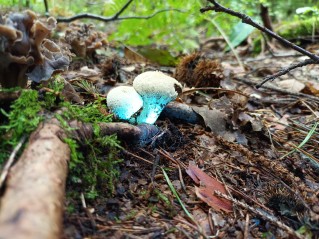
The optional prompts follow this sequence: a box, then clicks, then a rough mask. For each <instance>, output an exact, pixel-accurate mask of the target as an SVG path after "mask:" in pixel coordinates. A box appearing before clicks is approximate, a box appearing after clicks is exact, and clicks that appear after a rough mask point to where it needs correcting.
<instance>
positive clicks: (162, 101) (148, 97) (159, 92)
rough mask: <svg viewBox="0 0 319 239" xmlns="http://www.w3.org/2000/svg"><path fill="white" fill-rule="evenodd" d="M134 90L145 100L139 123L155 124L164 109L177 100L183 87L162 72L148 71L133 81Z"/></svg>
mask: <svg viewBox="0 0 319 239" xmlns="http://www.w3.org/2000/svg"><path fill="white" fill-rule="evenodd" d="M133 87H134V89H135V90H136V91H137V92H138V93H139V94H140V96H141V97H142V99H143V109H142V111H141V113H140V115H139V116H138V117H137V123H138V124H142V123H147V124H153V123H154V122H155V121H156V120H157V118H158V116H159V115H160V113H161V112H162V110H163V108H164V107H165V106H166V105H167V104H168V103H169V102H171V101H172V100H175V99H176V97H177V96H178V93H179V92H180V91H181V89H182V85H181V84H180V83H179V82H178V81H177V80H175V79H174V78H172V77H170V76H168V75H165V74H164V73H162V72H160V71H147V72H144V73H142V74H140V75H138V76H137V77H136V78H135V79H134V81H133Z"/></svg>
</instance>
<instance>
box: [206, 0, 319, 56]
mask: <svg viewBox="0 0 319 239" xmlns="http://www.w3.org/2000/svg"><path fill="white" fill-rule="evenodd" d="M208 1H209V2H210V3H212V4H214V6H207V7H204V8H202V9H201V10H200V11H201V12H202V13H203V12H207V11H209V10H213V11H215V12H225V13H227V14H229V15H232V16H235V17H238V18H240V19H241V20H242V22H243V23H246V24H248V25H251V26H253V27H255V28H257V29H258V30H260V31H262V32H265V33H267V34H269V35H270V36H271V37H273V38H275V39H277V40H278V41H280V42H282V43H283V44H285V45H287V46H289V47H290V48H292V49H294V50H296V51H298V52H300V53H301V54H303V55H306V56H308V57H309V58H310V59H312V60H314V62H318V61H319V56H317V55H315V54H312V53H311V52H309V51H307V50H305V49H303V48H301V47H300V46H297V45H296V44H294V43H292V42H290V41H288V40H286V39H284V38H282V37H281V36H279V35H278V34H276V33H275V32H273V31H271V30H269V29H268V28H266V27H264V26H262V25H260V24H258V23H257V22H255V21H254V20H253V19H251V17H249V16H247V15H245V14H243V13H240V12H236V11H233V10H231V9H229V8H226V7H224V6H222V5H220V4H219V3H218V2H216V1H215V0H208Z"/></svg>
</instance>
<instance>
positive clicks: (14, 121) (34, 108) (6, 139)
mask: <svg viewBox="0 0 319 239" xmlns="http://www.w3.org/2000/svg"><path fill="white" fill-rule="evenodd" d="M41 109H42V105H41V102H39V101H38V92H37V91H34V90H23V91H22V92H21V96H20V97H19V98H18V99H17V100H16V101H15V102H14V103H13V104H12V105H11V110H10V112H5V111H4V110H3V109H1V108H0V111H1V113H2V114H3V115H5V116H6V118H7V119H6V121H5V122H4V124H3V125H1V126H0V152H1V153H0V164H2V163H3V162H4V161H5V160H6V159H7V158H8V156H9V155H10V153H11V151H12V150H13V148H14V147H15V146H16V145H17V144H18V142H19V141H20V139H21V138H22V137H23V136H24V135H26V136H27V135H29V134H30V133H31V132H32V131H34V130H35V129H36V128H37V126H38V124H39V123H40V122H41V121H42V120H43V116H41V115H39V112H40V111H41Z"/></svg>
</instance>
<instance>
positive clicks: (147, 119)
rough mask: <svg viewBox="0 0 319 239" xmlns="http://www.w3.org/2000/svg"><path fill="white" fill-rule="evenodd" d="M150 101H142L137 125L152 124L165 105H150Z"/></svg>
mask: <svg viewBox="0 0 319 239" xmlns="http://www.w3.org/2000/svg"><path fill="white" fill-rule="evenodd" d="M151 100H152V99H144V104H143V109H142V111H141V113H140V114H139V115H138V116H137V119H136V122H137V124H143V123H146V124H154V123H155V121H156V120H157V118H158V116H159V115H160V114H161V112H162V110H163V108H164V107H165V105H166V104H158V103H156V102H154V103H152V102H151Z"/></svg>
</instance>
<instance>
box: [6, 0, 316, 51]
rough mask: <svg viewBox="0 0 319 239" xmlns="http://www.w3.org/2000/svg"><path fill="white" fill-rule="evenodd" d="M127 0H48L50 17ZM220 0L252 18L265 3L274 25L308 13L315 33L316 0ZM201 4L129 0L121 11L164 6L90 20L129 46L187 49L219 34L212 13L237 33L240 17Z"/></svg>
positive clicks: (102, 9)
mask: <svg viewBox="0 0 319 239" xmlns="http://www.w3.org/2000/svg"><path fill="white" fill-rule="evenodd" d="M126 2H127V0H94V1H93V0H89V1H82V0H49V1H48V5H49V14H50V15H52V16H54V17H58V16H73V15H75V14H78V13H92V14H98V15H102V16H112V15H114V14H115V13H117V12H118V11H119V10H120V9H121V8H122V6H123V5H124V4H125V3H126ZM219 2H220V3H222V4H223V5H225V6H228V7H230V8H232V9H234V10H236V11H241V12H243V13H245V14H247V15H249V16H252V17H253V18H254V19H257V20H259V19H260V18H259V14H260V8H259V5H260V4H263V5H264V6H267V7H269V10H270V15H271V17H272V20H273V22H274V23H275V25H276V26H279V25H280V23H281V24H283V25H284V24H285V23H290V22H291V21H294V22H296V21H297V22H298V21H301V20H305V18H307V19H309V18H311V21H310V22H311V23H310V26H305V29H304V30H303V32H304V31H305V30H306V31H307V32H309V33H310V34H311V33H312V34H314V31H313V29H314V27H315V26H314V22H317V15H318V7H319V3H318V1H316V0H303V1H300V0H286V1H275V0H259V1H255V0H249V1H246V0H245V1H244V0H239V1H233V0H221V1H219ZM0 5H1V7H2V9H4V8H7V9H10V10H12V9H15V10H19V9H20V10H22V9H24V8H30V9H32V10H34V11H36V12H37V13H39V14H43V15H44V14H45V7H44V2H43V1H41V0H26V1H22V0H11V1H8V0H0ZM205 5H206V1H204V0H188V1H175V0H158V1H150V0H139V1H133V3H132V4H131V5H130V6H129V7H128V8H127V9H126V10H125V11H124V13H123V14H122V16H149V15H152V14H153V13H155V12H157V11H160V10H163V9H165V10H168V11H165V12H162V13H159V14H157V15H156V16H154V17H153V18H151V19H143V20H140V19H139V20H123V21H118V22H111V23H109V24H107V25H105V24H102V25H101V22H95V24H96V25H99V26H100V29H101V30H103V31H105V32H107V33H108V34H109V40H114V41H116V42H117V43H123V44H126V45H130V46H135V45H136V46H138V45H139V46H140V45H152V44H156V45H165V46H167V47H168V48H169V49H170V50H174V51H178V52H183V53H187V52H191V51H193V50H194V49H197V48H199V47H200V42H201V41H200V39H207V38H209V37H213V36H219V35H220V32H219V31H218V30H217V28H216V26H214V25H212V23H211V19H214V21H215V23H216V24H218V26H220V27H221V28H222V29H223V30H224V31H225V32H226V34H227V35H228V36H230V38H231V39H230V40H231V41H232V40H233V39H232V38H234V37H236V36H234V34H232V33H234V32H238V29H236V28H242V25H238V22H239V20H238V19H236V18H233V17H231V16H228V15H226V14H218V15H216V14H214V13H212V12H210V13H207V14H201V13H200V12H199V9H200V8H201V7H202V6H205ZM169 9H170V10H169ZM297 9H299V11H298V13H299V14H296V10H297ZM90 22H92V20H90ZM288 25H289V24H288ZM288 28H289V26H288ZM291 28H292V27H291ZM294 28H295V26H294ZM236 30H237V31H236ZM251 31H252V29H249V28H248V29H247V30H245V31H244V32H241V34H243V36H242V38H245V35H249V34H250V33H251ZM288 31H289V30H288ZM236 34H238V33H236ZM288 35H289V34H288Z"/></svg>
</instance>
